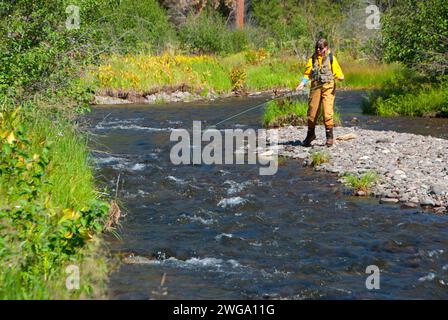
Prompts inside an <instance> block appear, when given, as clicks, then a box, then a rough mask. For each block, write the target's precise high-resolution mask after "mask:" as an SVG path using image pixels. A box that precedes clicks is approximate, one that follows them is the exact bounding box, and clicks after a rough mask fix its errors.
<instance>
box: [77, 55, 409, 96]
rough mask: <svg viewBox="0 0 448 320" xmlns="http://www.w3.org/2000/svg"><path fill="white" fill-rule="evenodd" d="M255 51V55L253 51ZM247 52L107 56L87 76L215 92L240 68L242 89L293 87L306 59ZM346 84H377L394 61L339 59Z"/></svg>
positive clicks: (123, 86)
mask: <svg viewBox="0 0 448 320" xmlns="http://www.w3.org/2000/svg"><path fill="white" fill-rule="evenodd" d="M255 54H256V53H255ZM250 57H251V55H250V54H248V52H240V53H237V54H233V55H228V56H209V55H199V56H190V55H174V54H168V53H164V54H161V55H144V54H140V55H126V56H111V57H109V58H108V59H106V60H105V61H106V62H105V63H104V64H103V65H101V66H99V67H98V68H96V69H94V70H93V71H92V72H91V73H90V74H88V75H87V76H86V77H85V81H87V82H89V83H91V84H94V86H95V87H96V88H98V90H100V91H103V92H104V91H106V90H112V91H114V90H124V91H130V92H136V93H140V94H145V93H148V92H158V91H163V89H166V87H173V88H177V87H182V88H184V89H186V90H188V91H190V92H193V93H200V92H203V91H204V90H208V91H211V92H215V93H218V94H220V93H229V92H231V91H232V81H231V77H230V73H231V71H232V69H234V68H239V69H242V70H244V72H245V73H246V74H247V77H246V81H245V84H244V85H245V86H244V87H245V89H246V90H248V91H262V90H270V89H279V88H282V89H294V88H295V87H296V86H297V84H298V83H299V82H300V79H301V78H302V73H303V71H304V65H305V61H301V60H300V59H298V58H297V57H294V56H286V57H285V56H269V55H268V54H266V55H263V58H262V59H260V60H259V61H257V60H255V61H253V58H250ZM341 65H342V68H343V71H344V73H345V79H346V80H345V81H344V82H341V83H339V82H338V84H337V85H338V86H340V87H344V88H353V89H356V88H375V87H379V86H381V85H383V84H384V83H385V82H387V81H388V80H391V79H394V77H395V76H396V74H397V73H399V72H400V70H401V69H400V67H399V66H398V65H385V64H376V63H364V62H357V61H347V62H345V63H344V62H341Z"/></svg>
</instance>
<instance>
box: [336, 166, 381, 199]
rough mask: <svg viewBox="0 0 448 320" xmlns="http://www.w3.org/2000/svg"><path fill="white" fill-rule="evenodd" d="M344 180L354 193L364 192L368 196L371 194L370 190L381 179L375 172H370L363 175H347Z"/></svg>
mask: <svg viewBox="0 0 448 320" xmlns="http://www.w3.org/2000/svg"><path fill="white" fill-rule="evenodd" d="M343 178H344V180H345V182H344V184H345V185H346V186H347V187H349V188H350V189H351V190H352V191H353V193H357V192H359V191H362V192H365V193H366V194H368V193H369V191H370V189H371V188H372V187H373V186H374V185H375V183H376V182H377V181H378V179H379V177H378V175H377V174H376V173H375V172H373V171H369V172H366V173H363V174H361V175H355V174H346V175H344V177H343Z"/></svg>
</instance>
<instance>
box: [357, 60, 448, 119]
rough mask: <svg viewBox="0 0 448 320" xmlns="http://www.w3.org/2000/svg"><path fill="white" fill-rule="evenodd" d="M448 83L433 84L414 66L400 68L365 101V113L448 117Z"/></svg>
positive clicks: (363, 105) (370, 93)
mask: <svg viewBox="0 0 448 320" xmlns="http://www.w3.org/2000/svg"><path fill="white" fill-rule="evenodd" d="M447 99H448V82H447V81H446V80H445V81H441V82H440V83H434V82H432V81H431V79H428V78H427V77H425V76H423V75H421V74H418V73H416V72H415V71H413V70H412V69H408V68H405V69H401V71H400V72H397V73H396V75H395V77H393V78H390V79H388V80H387V81H385V82H384V83H383V85H381V86H380V87H379V88H377V89H376V90H373V91H371V92H369V94H368V96H367V98H366V99H364V100H363V104H362V108H363V112H364V113H366V114H375V115H379V116H398V115H404V116H417V117H421V116H432V117H434V116H442V117H446V116H448V100H447Z"/></svg>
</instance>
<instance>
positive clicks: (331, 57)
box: [311, 52, 333, 72]
mask: <svg viewBox="0 0 448 320" xmlns="http://www.w3.org/2000/svg"><path fill="white" fill-rule="evenodd" d="M328 57H329V58H330V66H331V72H333V52H330V53H329V54H328ZM311 61H312V63H313V66H314V63H315V62H316V54H313V56H312V57H311Z"/></svg>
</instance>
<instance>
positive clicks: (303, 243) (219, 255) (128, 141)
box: [87, 91, 448, 299]
mask: <svg viewBox="0 0 448 320" xmlns="http://www.w3.org/2000/svg"><path fill="white" fill-rule="evenodd" d="M363 94H364V93H363V92H361V91H358V92H352V91H345V92H339V93H338V96H337V100H336V105H337V106H338V107H339V110H340V112H341V114H342V118H343V122H344V125H346V126H354V125H356V126H359V127H362V128H369V129H381V130H388V129H390V130H396V131H402V132H412V133H418V134H425V135H427V134H430V135H433V136H437V137H441V138H448V129H447V128H448V121H447V119H424V118H419V119H410V118H404V117H397V118H379V117H373V116H364V115H362V114H361V110H360V100H361V96H362V95H363ZM264 100H266V98H263V97H258V98H251V99H248V98H229V99H225V100H219V101H214V102H192V103H180V104H170V105H155V106H148V105H124V106H99V107H95V108H94V110H93V112H92V113H91V114H89V116H88V118H87V121H88V127H89V128H90V130H91V132H92V136H91V147H92V148H93V149H95V150H97V152H93V157H94V161H95V163H96V166H97V177H98V181H99V182H101V183H102V185H106V186H108V187H109V189H110V190H111V192H112V193H115V186H116V185H117V178H118V177H120V179H119V183H118V186H119V190H118V195H119V198H120V199H121V201H122V206H123V211H124V212H125V214H126V215H125V217H123V218H122V220H121V226H120V228H119V229H118V233H119V235H120V237H119V238H117V237H114V236H108V239H107V241H108V246H109V248H110V250H111V251H112V252H113V253H122V254H130V253H132V254H134V255H135V256H138V257H146V258H148V259H150V260H148V259H145V260H144V262H143V263H136V264H125V263H124V264H122V265H121V266H120V267H119V268H118V270H117V271H116V272H114V273H113V274H112V275H111V278H110V283H109V298H111V299H406V298H410V299H423V298H429V299H442V298H444V299H446V298H448V252H447V250H448V235H447V231H448V216H439V215H435V214H433V213H429V212H424V211H422V210H420V209H402V208H400V207H399V206H397V205H379V204H378V200H377V199H365V198H364V199H361V198H356V197H352V196H350V195H349V194H348V193H347V192H346V191H345V190H344V189H343V188H342V187H341V186H340V185H339V184H338V183H337V182H336V179H337V177H335V176H333V175H330V174H323V173H316V172H314V171H313V170H312V169H310V168H307V167H303V166H302V164H301V162H300V161H296V160H285V161H282V162H281V165H280V166H279V170H278V172H277V174H276V175H274V176H260V175H259V171H258V167H257V165H220V166H210V165H185V166H175V165H173V164H171V162H170V158H169V152H170V148H171V146H172V145H173V144H174V143H173V142H170V141H169V135H170V131H171V129H172V128H191V127H192V121H193V120H202V121H203V124H204V125H212V124H215V123H216V122H218V121H220V120H222V119H225V118H226V117H229V116H230V115H233V114H236V113H238V112H240V111H242V110H244V109H246V108H248V107H250V106H254V105H256V104H257V103H260V102H261V101H264ZM260 115H261V110H254V111H252V112H249V113H246V114H244V115H242V116H240V117H238V118H235V119H232V120H231V121H228V122H226V123H225V124H223V125H222V126H221V127H222V128H235V127H238V128H243V129H245V128H249V127H250V128H259V127H260V125H259V124H260ZM370 265H375V266H377V267H378V268H379V269H380V278H379V280H380V289H377V290H375V289H374V290H368V289H367V288H366V279H367V277H368V276H369V275H370V274H367V273H366V268H367V266H370ZM163 275H165V276H164V280H165V281H164V282H163V286H162V287H161V286H160V284H161V279H162V276H163Z"/></svg>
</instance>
